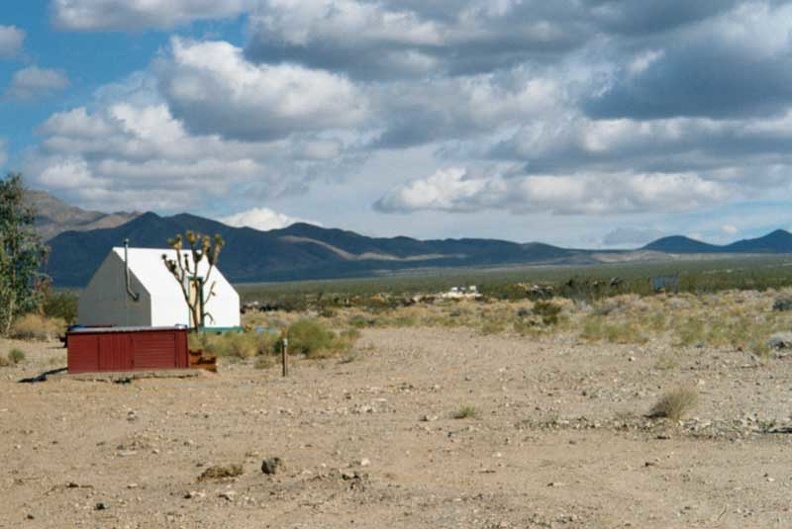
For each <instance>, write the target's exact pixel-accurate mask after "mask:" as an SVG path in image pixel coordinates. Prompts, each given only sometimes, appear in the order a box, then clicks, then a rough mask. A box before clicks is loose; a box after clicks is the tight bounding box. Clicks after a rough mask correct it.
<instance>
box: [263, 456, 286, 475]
mask: <svg viewBox="0 0 792 529" xmlns="http://www.w3.org/2000/svg"><path fill="white" fill-rule="evenodd" d="M282 463H283V461H282V460H281V458H279V457H268V458H267V459H265V460H263V461H262V462H261V471H262V472H263V473H265V474H267V475H268V476H271V475H272V474H275V473H277V472H278V469H279V468H280V466H281V464H282Z"/></svg>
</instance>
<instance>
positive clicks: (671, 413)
mask: <svg viewBox="0 0 792 529" xmlns="http://www.w3.org/2000/svg"><path fill="white" fill-rule="evenodd" d="M698 397H699V396H698V392H697V391H696V390H695V389H693V388H677V389H673V390H671V391H667V392H666V393H664V394H663V395H662V396H661V397H660V400H658V401H657V402H656V403H655V405H654V406H652V409H651V410H650V411H649V414H648V415H647V417H651V418H667V419H671V420H672V421H678V420H680V419H681V418H682V417H683V416H684V415H685V414H686V413H687V412H689V411H690V410H691V409H693V408H694V407H695V406H696V404H698Z"/></svg>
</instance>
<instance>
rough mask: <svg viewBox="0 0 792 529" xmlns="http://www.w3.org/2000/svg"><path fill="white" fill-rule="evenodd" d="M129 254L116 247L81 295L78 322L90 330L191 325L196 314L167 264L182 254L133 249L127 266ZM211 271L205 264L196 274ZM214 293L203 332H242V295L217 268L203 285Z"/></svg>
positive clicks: (207, 292) (205, 307)
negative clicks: (238, 330) (109, 327)
mask: <svg viewBox="0 0 792 529" xmlns="http://www.w3.org/2000/svg"><path fill="white" fill-rule="evenodd" d="M182 253H184V254H187V255H189V254H190V252H188V251H183V252H182ZM124 254H125V248H123V247H120V248H118V247H117V248H113V249H112V251H111V252H110V253H109V254H108V256H107V257H106V258H105V260H104V261H103V262H102V264H101V265H100V266H99V268H98V269H97V270H96V272H95V273H94V275H93V277H92V278H91V281H90V282H89V283H88V286H87V287H85V290H84V291H83V292H82V294H81V295H80V299H79V303H78V309H77V322H78V323H79V324H80V325H86V326H150V327H160V326H173V325H186V326H190V320H191V317H190V310H189V308H188V306H187V302H186V301H185V300H184V294H183V293H182V289H181V286H180V285H179V283H178V281H177V280H176V278H174V277H173V275H172V274H171V273H170V272H169V271H168V269H167V268H166V267H165V263H164V262H163V261H162V256H163V254H164V255H167V257H168V258H169V259H175V258H176V250H173V249H167V250H162V249H149V248H129V249H128V250H127V251H126V254H127V260H126V262H125V261H124ZM127 266H128V270H129V277H128V279H127ZM208 269H209V263H207V260H206V259H202V260H201V261H200V262H199V264H198V273H197V274H196V275H197V276H198V277H199V278H205V277H206V273H207V271H208ZM212 284H214V288H213V289H212ZM210 289H212V290H211V291H212V295H211V296H209V297H208V298H207V301H206V304H205V305H204V312H205V313H206V314H207V315H206V317H205V318H204V322H203V324H204V325H203V328H204V329H206V330H227V329H234V328H239V326H240V319H239V318H240V316H239V294H237V292H236V290H234V287H232V286H231V284H230V283H229V282H228V281H227V280H226V278H225V277H223V274H222V273H221V272H220V270H218V269H217V267H215V268H214V269H212V272H211V275H210V276H209V279H208V281H205V282H204V283H203V290H204V295H205V296H208V295H209V292H210ZM135 297H137V300H135Z"/></svg>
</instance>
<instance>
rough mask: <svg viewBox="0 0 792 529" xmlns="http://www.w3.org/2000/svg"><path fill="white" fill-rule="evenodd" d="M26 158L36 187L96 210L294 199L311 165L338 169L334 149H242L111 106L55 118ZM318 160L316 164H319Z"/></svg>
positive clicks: (143, 108)
mask: <svg viewBox="0 0 792 529" xmlns="http://www.w3.org/2000/svg"><path fill="white" fill-rule="evenodd" d="M39 133H40V134H41V135H42V136H43V140H42V142H41V144H40V146H39V147H38V148H37V149H36V150H35V151H33V152H31V153H29V154H28V156H27V162H26V168H25V173H26V174H28V175H30V177H31V180H32V181H33V183H34V184H38V185H40V186H42V187H45V188H48V189H56V190H58V191H59V193H60V194H61V196H64V197H66V198H68V199H71V200H73V201H74V203H78V204H81V205H83V206H86V207H91V208H94V209H100V210H108V209H110V210H116V209H130V208H132V209H139V210H151V209H158V210H166V211H183V210H185V209H193V208H195V207H199V206H200V205H204V206H205V207H206V206H207V205H209V204H211V203H212V201H214V200H216V199H217V198H218V197H223V196H227V195H229V194H235V195H237V197H244V198H249V199H256V198H259V199H260V198H262V197H272V196H278V195H279V194H283V193H289V192H293V191H294V189H295V188H300V186H302V185H304V183H305V181H307V180H309V179H310V178H312V175H313V173H314V171H315V169H314V164H316V163H322V164H323V166H326V167H333V166H335V167H338V166H339V164H342V163H343V161H344V157H343V156H339V157H338V158H335V157H334V158H333V159H331V160H329V161H328V160H326V159H323V158H322V157H323V156H334V155H335V154H338V149H339V148H338V147H337V145H335V144H334V143H333V142H327V141H312V140H311V139H310V138H306V139H304V140H302V141H297V142H294V143H291V142H242V141H237V140H226V139H223V138H222V137H221V136H219V135H216V134H214V135H194V134H192V133H190V132H189V131H188V130H187V129H186V128H185V126H184V124H183V123H182V122H181V121H179V120H178V119H177V118H176V117H174V116H173V115H172V114H171V112H170V110H169V109H168V107H167V106H166V105H164V104H149V105H131V104H128V103H124V102H116V103H112V104H108V105H107V106H102V107H99V108H97V109H96V110H88V109H87V108H85V107H79V108H75V109H71V110H68V111H64V112H59V113H56V114H53V115H52V116H51V117H50V118H49V119H47V121H45V122H44V123H43V124H42V125H41V126H40V127H39ZM317 160H319V161H317Z"/></svg>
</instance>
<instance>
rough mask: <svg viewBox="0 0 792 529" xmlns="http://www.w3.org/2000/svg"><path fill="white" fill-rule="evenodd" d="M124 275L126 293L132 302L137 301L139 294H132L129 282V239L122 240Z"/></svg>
mask: <svg viewBox="0 0 792 529" xmlns="http://www.w3.org/2000/svg"><path fill="white" fill-rule="evenodd" d="M124 274H125V276H126V291H127V294H128V295H129V297H131V298H132V301H138V300H139V299H140V294H138V293H137V292H132V286H131V284H130V282H129V239H124Z"/></svg>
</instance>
